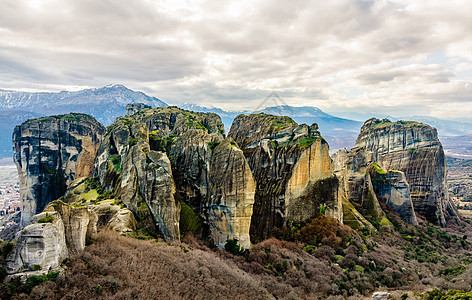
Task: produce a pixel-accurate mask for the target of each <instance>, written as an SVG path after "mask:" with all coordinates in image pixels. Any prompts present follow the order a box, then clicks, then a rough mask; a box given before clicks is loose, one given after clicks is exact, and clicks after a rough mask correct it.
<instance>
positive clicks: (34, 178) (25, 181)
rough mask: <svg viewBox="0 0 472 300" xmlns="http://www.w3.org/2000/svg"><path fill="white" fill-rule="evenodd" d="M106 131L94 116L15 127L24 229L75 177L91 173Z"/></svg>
mask: <svg viewBox="0 0 472 300" xmlns="http://www.w3.org/2000/svg"><path fill="white" fill-rule="evenodd" d="M104 132H105V128H104V127H103V126H102V125H101V124H100V123H98V122H97V121H96V120H95V119H94V118H93V117H91V116H88V115H84V114H76V113H71V114H67V115H60V116H51V117H45V118H39V119H32V120H28V121H26V122H24V123H23V124H21V125H18V126H16V128H15V130H14V132H13V144H14V151H15V154H14V160H15V163H16V165H17V168H18V175H19V180H20V197H21V200H22V202H23V209H22V216H21V224H22V226H23V227H24V226H26V225H28V224H29V223H30V221H31V217H32V216H33V215H35V214H37V213H40V212H41V211H42V210H43V209H44V208H45V207H46V205H47V204H48V203H49V202H51V201H53V200H55V199H58V198H59V197H61V196H62V195H63V194H64V192H65V190H66V187H67V185H68V184H69V183H70V182H72V181H73V180H74V179H75V178H78V177H81V176H89V175H90V174H91V172H92V169H93V161H94V160H95V153H96V150H97V148H98V145H99V143H100V141H101V138H102V135H103V134H104Z"/></svg>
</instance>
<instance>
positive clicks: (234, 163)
mask: <svg viewBox="0 0 472 300" xmlns="http://www.w3.org/2000/svg"><path fill="white" fill-rule="evenodd" d="M210 166H211V167H210V174H209V175H210V176H209V179H210V185H209V194H210V195H209V197H208V198H207V199H208V200H207V201H206V202H205V203H204V205H203V209H204V213H205V216H206V219H207V222H208V225H209V227H210V232H211V235H212V238H213V240H214V241H215V243H216V244H217V245H218V246H219V247H220V248H224V245H225V243H226V241H227V240H229V239H237V240H238V241H239V245H240V246H241V247H243V248H245V249H249V246H250V244H251V243H250V238H249V229H250V226H251V217H252V210H253V204H254V194H255V190H256V181H255V180H254V177H253V176H252V172H251V169H250V168H249V165H248V163H247V162H246V159H245V157H244V154H243V151H241V150H240V149H239V148H238V147H237V146H236V145H235V142H234V141H233V139H231V138H226V139H225V140H224V141H223V142H222V143H221V144H219V145H218V146H217V147H216V148H215V149H214V151H213V153H212V157H211V161H210Z"/></svg>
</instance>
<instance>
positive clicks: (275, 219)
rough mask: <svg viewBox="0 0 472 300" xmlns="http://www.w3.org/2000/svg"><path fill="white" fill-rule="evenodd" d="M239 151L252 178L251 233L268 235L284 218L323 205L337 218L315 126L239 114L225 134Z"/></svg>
mask: <svg viewBox="0 0 472 300" xmlns="http://www.w3.org/2000/svg"><path fill="white" fill-rule="evenodd" d="M228 136H229V137H231V138H233V139H234V140H235V141H236V142H237V144H238V145H239V147H241V149H242V150H243V152H244V155H245V157H246V160H247V162H248V164H249V166H250V168H251V171H252V173H253V175H254V178H255V180H256V183H257V188H256V192H255V202H254V213H253V218H252V221H251V233H252V234H255V235H258V236H260V237H267V236H269V235H270V233H271V231H272V228H273V227H279V228H280V227H282V226H283V225H285V223H286V221H287V220H289V219H290V220H293V221H298V222H300V221H305V220H307V219H309V218H310V217H312V216H314V215H315V213H316V212H317V211H319V210H320V206H321V205H326V211H327V212H328V213H329V214H331V215H333V216H334V217H336V218H337V219H341V215H342V212H341V205H340V199H339V198H338V195H337V188H338V181H337V179H336V177H334V176H332V175H333V168H332V162H331V159H330V157H329V153H328V152H329V148H328V144H327V143H326V142H325V141H324V139H323V138H322V137H321V136H320V133H319V131H318V126H317V125H316V124H313V125H311V126H308V125H305V124H303V125H298V124H297V123H295V122H294V121H293V120H292V119H290V118H289V117H278V116H272V115H266V114H253V115H249V116H246V115H239V116H238V117H237V118H236V119H235V120H234V122H233V125H232V126H231V130H230V132H229V134H228Z"/></svg>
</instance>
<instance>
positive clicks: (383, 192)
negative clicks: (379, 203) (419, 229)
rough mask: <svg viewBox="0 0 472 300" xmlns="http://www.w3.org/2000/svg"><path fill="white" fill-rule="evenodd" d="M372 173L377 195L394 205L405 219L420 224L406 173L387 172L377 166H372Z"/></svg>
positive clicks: (413, 223)
mask: <svg viewBox="0 0 472 300" xmlns="http://www.w3.org/2000/svg"><path fill="white" fill-rule="evenodd" d="M370 174H372V183H373V188H374V190H375V192H376V193H377V195H379V197H380V198H381V199H382V200H383V201H385V202H386V203H387V204H389V205H390V206H392V207H393V209H395V211H396V212H398V214H399V215H400V216H402V217H403V219H405V221H407V222H408V223H410V224H412V225H418V220H417V218H416V214H415V209H414V207H413V202H412V200H411V193H410V186H409V184H408V182H407V180H406V178H405V173H403V172H402V171H397V170H390V171H388V172H386V171H383V170H381V169H379V168H378V167H376V166H371V167H370Z"/></svg>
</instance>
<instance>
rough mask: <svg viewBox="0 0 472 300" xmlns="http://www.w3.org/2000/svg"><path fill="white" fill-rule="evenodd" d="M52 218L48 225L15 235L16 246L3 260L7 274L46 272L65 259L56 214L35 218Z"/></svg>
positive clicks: (24, 230) (44, 224) (38, 226)
mask: <svg viewBox="0 0 472 300" xmlns="http://www.w3.org/2000/svg"><path fill="white" fill-rule="evenodd" d="M46 214H47V217H50V218H53V220H52V221H51V222H47V223H35V224H31V225H29V226H26V227H25V228H24V229H23V230H21V231H20V232H18V233H17V237H16V240H17V242H16V245H15V248H14V249H13V251H12V252H11V253H10V254H9V255H8V257H7V259H6V264H5V267H6V270H7V273H8V274H14V273H18V272H22V271H32V270H35V269H39V268H40V269H42V270H46V271H47V270H49V269H51V268H55V267H57V266H59V265H60V263H61V262H62V261H63V260H64V259H65V258H67V257H68V255H69V252H68V249H67V245H66V237H65V232H64V230H65V229H64V223H63V222H62V218H61V217H60V216H59V213H42V214H39V215H37V219H42V218H45V217H46Z"/></svg>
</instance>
